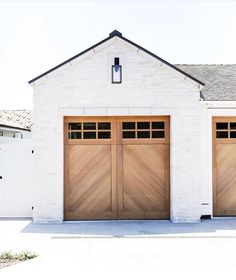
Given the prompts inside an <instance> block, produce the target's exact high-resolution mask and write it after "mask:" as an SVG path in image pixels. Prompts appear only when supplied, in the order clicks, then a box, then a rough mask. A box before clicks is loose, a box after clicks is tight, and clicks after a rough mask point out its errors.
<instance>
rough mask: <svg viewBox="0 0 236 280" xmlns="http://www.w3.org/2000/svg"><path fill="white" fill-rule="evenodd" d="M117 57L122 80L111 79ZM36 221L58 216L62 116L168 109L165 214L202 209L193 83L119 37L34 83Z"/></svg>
mask: <svg viewBox="0 0 236 280" xmlns="http://www.w3.org/2000/svg"><path fill="white" fill-rule="evenodd" d="M115 56H117V57H120V63H121V65H122V67H123V82H122V84H112V83H111V65H112V64H113V59H114V57H115ZM33 86H34V120H33V121H34V136H33V138H34V145H35V161H34V178H35V181H34V188H35V205H34V206H35V207H34V214H33V215H34V221H35V222H55V221H58V222H61V221H62V220H63V116H66V115H87V116H88V115H102V116H103V115H170V116H171V130H170V133H171V149H170V151H171V155H170V161H171V169H170V173H171V175H170V176H171V178H170V182H171V187H170V188H171V219H172V220H173V221H177V222H179V221H186V222H187V221H197V220H199V218H200V216H201V214H202V212H201V188H205V187H207V186H206V185H204V186H203V185H202V184H201V180H200V176H199V175H200V174H201V172H202V169H201V160H202V155H201V153H200V152H199V151H201V145H202V144H203V143H202V142H201V141H199V139H200V136H199V135H200V134H201V114H202V108H201V106H200V104H199V89H198V88H197V86H196V84H194V83H193V82H192V81H190V80H189V79H186V80H184V76H183V75H182V74H180V73H178V72H176V71H175V70H173V69H171V68H169V67H168V66H166V65H162V66H161V63H160V62H159V61H158V60H156V59H154V58H153V57H151V56H149V55H147V54H146V53H144V52H142V51H139V52H137V49H136V48H134V47H133V46H131V45H129V44H127V43H126V42H124V41H123V40H121V39H118V38H117V39H116V38H113V39H111V40H110V41H109V42H107V43H105V44H103V45H102V46H100V47H98V48H96V49H95V52H94V51H90V52H89V53H87V54H85V55H84V56H83V57H81V58H77V59H76V60H74V61H72V62H71V63H68V64H66V65H65V66H63V67H61V68H59V69H57V70H56V71H54V72H52V73H50V74H48V75H47V76H45V77H43V78H41V79H39V80H38V81H36V82H35V83H34V85H33Z"/></svg>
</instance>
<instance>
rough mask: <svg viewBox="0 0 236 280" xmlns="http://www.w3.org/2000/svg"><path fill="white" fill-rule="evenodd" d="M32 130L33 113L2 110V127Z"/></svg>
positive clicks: (0, 115) (0, 118) (0, 119)
mask: <svg viewBox="0 0 236 280" xmlns="http://www.w3.org/2000/svg"><path fill="white" fill-rule="evenodd" d="M1 125H2V126H7V127H12V128H19V129H25V130H31V126H32V113H31V111H29V110H0V126H1Z"/></svg>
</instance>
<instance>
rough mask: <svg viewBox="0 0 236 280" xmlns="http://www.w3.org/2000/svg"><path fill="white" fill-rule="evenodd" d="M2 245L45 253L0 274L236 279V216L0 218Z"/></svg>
mask: <svg viewBox="0 0 236 280" xmlns="http://www.w3.org/2000/svg"><path fill="white" fill-rule="evenodd" d="M0 237H1V239H0V240H1V243H0V244H1V245H0V250H1V251H4V250H12V251H19V250H26V249H27V250H30V251H34V252H37V253H38V254H39V255H40V257H38V258H37V259H34V260H31V261H27V262H24V263H21V264H17V265H15V266H11V267H7V268H4V269H1V270H0V279H4V280H5V279H17V278H19V277H20V279H21V277H22V278H23V277H24V279H31V280H32V279H66V278H68V277H71V278H72V279H74V278H76V279H103V280H106V279H159V278H160V279H173V278H175V279H200V277H201V278H202V279H206V277H210V278H214V279H222V278H223V277H224V278H225V277H227V278H228V279H235V272H236V219H235V218H226V219H213V220H204V221H202V222H201V223H199V224H173V223H171V222H169V221H108V222H78V223H64V224H48V225H34V224H32V222H31V221H30V220H0Z"/></svg>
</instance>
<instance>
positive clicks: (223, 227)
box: [21, 218, 236, 238]
mask: <svg viewBox="0 0 236 280" xmlns="http://www.w3.org/2000/svg"><path fill="white" fill-rule="evenodd" d="M21 233H40V234H50V235H51V234H56V235H59V236H60V235H63V236H64V235H67V236H72V235H75V236H81V237H86V236H87V237H89V236H100V237H102V236H104V237H105V236H111V237H129V236H130V237H131V236H157V237H158V236H162V237H163V235H164V236H166V237H168V236H169V237H171V236H179V237H181V236H185V237H186V235H187V236H189V237H194V236H197V237H201V236H202V237H211V236H212V237H214V236H217V237H233V238H236V218H214V219H211V220H202V221H201V222H200V223H188V224H186V223H185V224H180V223H178V224H177V223H172V222H171V221H154V220H148V221H147V220H145V221H141V220H138V221H79V222H71V223H70V222H65V223H62V224H34V223H33V222H29V223H28V224H27V225H26V226H25V227H24V228H23V229H22V230H21Z"/></svg>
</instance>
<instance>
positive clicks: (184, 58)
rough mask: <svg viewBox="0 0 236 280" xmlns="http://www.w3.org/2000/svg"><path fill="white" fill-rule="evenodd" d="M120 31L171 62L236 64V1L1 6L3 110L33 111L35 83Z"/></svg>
mask: <svg viewBox="0 0 236 280" xmlns="http://www.w3.org/2000/svg"><path fill="white" fill-rule="evenodd" d="M114 29H117V30H119V31H120V32H121V33H122V34H123V36H124V37H126V38H128V39H130V40H132V41H134V42H135V43H137V44H139V45H141V46H143V47H144V48H146V49H148V50H150V51H152V52H154V53H155V54H157V55H158V56H160V57H162V58H163V59H165V60H167V61H169V62H170V63H203V64H212V63H214V64H217V63H220V64H230V63H236V0H235V1H234V0H232V1H230V0H224V1H221V0H181V1H180V0H163V1H161V0H129V1H126V0H119V1H116V0H109V1H108V0H107V1H102V0H93V1H92V0H91V1H88V0H87V1H82V0H77V1H76V0H74V1H72V0H71V1H70V0H67V1H63V0H61V1H56V0H54V1H53V0H52V1H46V0H41V1H34V0H31V1H30V0H28V1H21V0H18V1H11V0H8V1H4V0H0V109H32V96H33V90H32V88H31V87H30V86H29V84H28V81H29V80H31V79H32V78H34V77H36V76H38V75H39V74H41V73H43V72H45V71H47V70H48V69H50V68H52V67H54V66H55V65H57V64H59V63H61V62H63V61H64V60H66V59H68V58H70V57H71V56H74V55H75V54H77V53H79V52H81V51H83V50H84V49H86V48H88V47H90V46H91V45H94V44H95V43H97V42H98V41H101V40H102V39H104V38H106V37H107V36H108V34H109V33H110V32H111V31H113V30H114Z"/></svg>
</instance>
